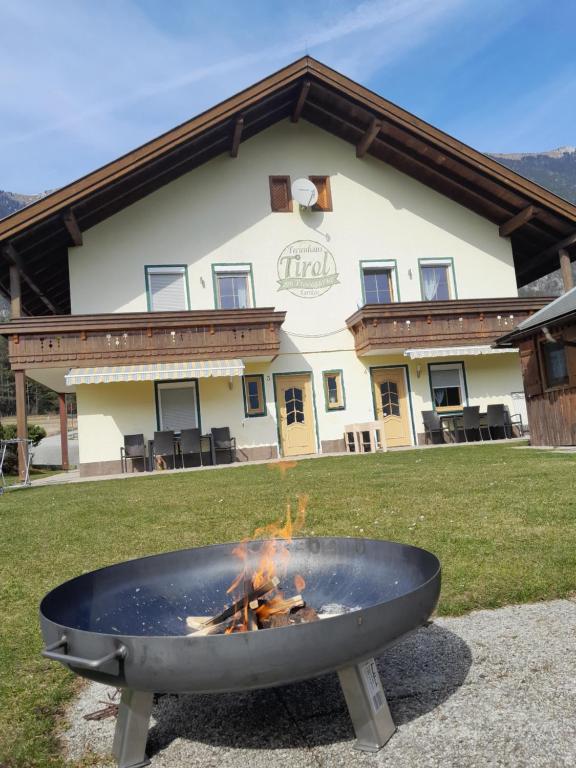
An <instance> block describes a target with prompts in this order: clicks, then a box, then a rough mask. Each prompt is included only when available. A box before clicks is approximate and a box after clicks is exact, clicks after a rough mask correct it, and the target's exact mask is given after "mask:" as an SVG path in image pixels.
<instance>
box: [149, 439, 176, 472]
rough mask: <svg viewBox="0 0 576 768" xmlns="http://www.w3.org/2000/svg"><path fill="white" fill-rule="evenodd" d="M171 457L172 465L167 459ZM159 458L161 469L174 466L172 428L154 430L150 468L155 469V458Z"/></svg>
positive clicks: (174, 448) (174, 455) (173, 467)
mask: <svg viewBox="0 0 576 768" xmlns="http://www.w3.org/2000/svg"><path fill="white" fill-rule="evenodd" d="M170 457H171V458H172V466H170V462H169V461H167V459H169V458H170ZM158 458H159V459H160V463H161V464H163V465H164V466H162V469H175V468H176V446H175V444H174V430H172V429H166V430H163V431H162V432H154V443H153V446H152V468H153V469H156V459H158Z"/></svg>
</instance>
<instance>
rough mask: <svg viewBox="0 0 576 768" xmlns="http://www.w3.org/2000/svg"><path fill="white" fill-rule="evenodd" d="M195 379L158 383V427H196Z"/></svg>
mask: <svg viewBox="0 0 576 768" xmlns="http://www.w3.org/2000/svg"><path fill="white" fill-rule="evenodd" d="M196 386H197V384H196V382H195V381H178V382H174V383H172V382H170V383H162V384H160V383H158V384H157V385H156V393H157V404H158V428H159V429H173V430H174V431H176V432H180V431H181V430H182V429H192V428H194V427H198V426H199V423H198V396H197V390H196Z"/></svg>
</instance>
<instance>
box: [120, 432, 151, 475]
mask: <svg viewBox="0 0 576 768" xmlns="http://www.w3.org/2000/svg"><path fill="white" fill-rule="evenodd" d="M128 459H131V465H132V472H134V462H135V461H136V460H140V461H141V462H142V470H143V471H144V470H145V469H146V443H145V442H144V435H124V445H123V446H121V448H120V465H121V467H122V472H128Z"/></svg>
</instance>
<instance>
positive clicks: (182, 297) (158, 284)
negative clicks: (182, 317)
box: [146, 265, 190, 312]
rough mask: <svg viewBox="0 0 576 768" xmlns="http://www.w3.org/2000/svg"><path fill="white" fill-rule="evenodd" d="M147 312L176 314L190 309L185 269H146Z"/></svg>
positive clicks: (179, 266)
mask: <svg viewBox="0 0 576 768" xmlns="http://www.w3.org/2000/svg"><path fill="white" fill-rule="evenodd" d="M146 293H147V296H148V311H149V312H178V311H182V310H188V309H190V304H189V301H188V285H187V279H186V267H185V266H183V265H182V266H181V265H177V266H165V267H146Z"/></svg>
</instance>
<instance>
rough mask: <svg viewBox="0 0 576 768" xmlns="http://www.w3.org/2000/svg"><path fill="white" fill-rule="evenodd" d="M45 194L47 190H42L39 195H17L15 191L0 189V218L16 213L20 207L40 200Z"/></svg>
mask: <svg viewBox="0 0 576 768" xmlns="http://www.w3.org/2000/svg"><path fill="white" fill-rule="evenodd" d="M47 194H48V192H43V193H42V194H41V195H19V194H17V193H16V192H4V191H3V190H1V189H0V219H3V218H4V217H5V216H10V214H11V213H16V211H19V210H20V208H24V207H25V206H27V205H30V204H31V203H34V202H36V200H40V198H41V197H44V195H47Z"/></svg>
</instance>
